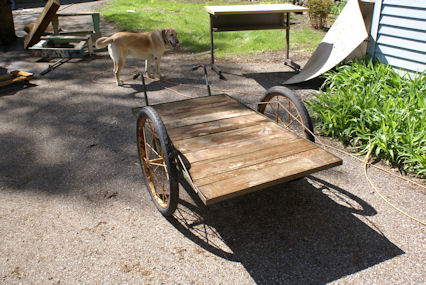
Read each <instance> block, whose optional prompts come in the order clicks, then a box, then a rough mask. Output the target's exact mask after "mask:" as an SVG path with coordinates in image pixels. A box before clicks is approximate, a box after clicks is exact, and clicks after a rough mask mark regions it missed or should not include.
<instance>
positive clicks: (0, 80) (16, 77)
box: [0, 70, 33, 87]
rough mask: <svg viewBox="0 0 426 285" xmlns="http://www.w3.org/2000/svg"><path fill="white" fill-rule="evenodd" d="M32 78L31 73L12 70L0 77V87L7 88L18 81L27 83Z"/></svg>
mask: <svg viewBox="0 0 426 285" xmlns="http://www.w3.org/2000/svg"><path fill="white" fill-rule="evenodd" d="M32 78H33V74H32V73H29V72H25V71H20V70H14V71H12V72H10V73H6V74H2V75H0V87H3V86H7V85H10V84H13V83H16V82H20V81H24V82H28V81H29V80H30V79H32Z"/></svg>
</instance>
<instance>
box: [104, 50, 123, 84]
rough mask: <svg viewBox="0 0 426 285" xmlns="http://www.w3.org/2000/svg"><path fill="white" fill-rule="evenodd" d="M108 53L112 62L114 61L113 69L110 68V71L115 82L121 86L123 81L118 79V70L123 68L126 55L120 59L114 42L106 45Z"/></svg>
mask: <svg viewBox="0 0 426 285" xmlns="http://www.w3.org/2000/svg"><path fill="white" fill-rule="evenodd" d="M108 53H109V56H110V57H111V59H112V62H113V63H114V69H113V70H112V72H113V73H114V76H115V81H116V83H117V86H121V85H123V81H121V80H120V72H121V69H123V66H124V61H125V58H126V57H124V60H122V58H123V56H120V54H119V51H118V49H117V47H116V46H115V45H114V44H110V45H108Z"/></svg>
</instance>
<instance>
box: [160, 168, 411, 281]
mask: <svg viewBox="0 0 426 285" xmlns="http://www.w3.org/2000/svg"><path fill="white" fill-rule="evenodd" d="M190 192H193V191H192V190H188V193H189V194H190V196H192V198H193V199H194V197H193V196H194V195H195V194H191V193H190ZM196 200H197V198H195V200H194V201H196ZM198 200H199V199H198ZM200 203H201V201H198V202H197V201H196V204H198V205H199V206H195V205H193V204H191V203H188V202H186V201H180V204H179V206H178V209H177V211H176V212H175V214H174V216H173V217H172V218H168V220H169V222H170V223H171V224H172V225H173V226H174V227H175V228H176V229H177V230H179V231H180V232H182V234H184V235H185V236H186V237H187V238H189V239H190V240H192V241H193V242H194V243H196V244H197V245H199V246H200V247H202V248H204V249H205V250H208V251H210V252H211V253H213V254H215V255H217V256H219V257H221V258H224V259H227V260H230V261H235V262H239V263H241V265H243V266H244V267H245V269H246V270H247V272H248V273H249V274H250V276H251V277H252V278H253V279H254V281H255V283H257V284H324V283H327V282H331V281H333V280H338V279H340V278H342V277H343V276H346V275H350V274H353V273H356V272H359V271H362V270H364V269H366V268H369V267H371V266H374V265H376V264H379V263H382V262H384V261H386V260H389V259H392V258H394V257H396V256H398V255H401V254H404V252H403V251H402V250H401V249H400V248H398V247H397V246H396V245H394V244H393V243H392V242H390V241H389V240H388V239H387V238H386V237H384V236H383V235H381V234H379V233H378V232H376V231H375V230H373V229H372V228H371V227H370V226H368V225H366V224H365V223H364V222H362V221H361V220H360V219H359V218H357V217H356V216H354V214H355V213H356V214H358V215H362V216H365V217H367V216H373V215H375V214H376V211H375V209H374V208H372V207H371V206H370V205H369V204H368V203H366V202H365V201H363V200H361V199H360V198H358V197H356V196H354V195H353V194H351V193H349V192H348V191H346V190H344V189H342V188H339V187H336V186H334V185H331V184H329V183H327V182H326V181H323V180H321V179H318V178H315V177H314V176H310V177H309V178H308V179H302V180H299V181H294V182H290V183H286V184H282V185H278V186H275V187H272V188H270V189H268V190H267V191H262V192H257V193H253V194H250V195H247V196H244V197H241V198H237V199H234V200H230V201H226V202H223V203H219V204H216V205H212V206H209V207H208V208H206V207H205V206H202V205H200Z"/></svg>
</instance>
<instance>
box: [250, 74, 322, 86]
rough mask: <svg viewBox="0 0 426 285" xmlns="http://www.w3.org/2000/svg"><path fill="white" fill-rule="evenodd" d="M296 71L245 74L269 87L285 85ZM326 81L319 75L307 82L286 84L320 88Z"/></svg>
mask: <svg viewBox="0 0 426 285" xmlns="http://www.w3.org/2000/svg"><path fill="white" fill-rule="evenodd" d="M295 74H296V73H295V72H264V73H247V74H244V75H243V76H244V77H246V78H251V79H254V80H256V82H257V83H259V84H260V85H261V86H262V87H264V88H265V89H269V88H271V87H273V86H276V85H284V84H283V82H285V81H286V80H288V79H290V78H291V77H292V76H293V75H295ZM323 83H324V79H323V78H321V77H317V78H314V79H311V80H309V81H306V82H302V83H298V84H291V85H286V86H287V87H289V88H290V89H320V88H321V85H322V84H323Z"/></svg>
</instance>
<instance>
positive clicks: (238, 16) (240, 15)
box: [204, 4, 308, 76]
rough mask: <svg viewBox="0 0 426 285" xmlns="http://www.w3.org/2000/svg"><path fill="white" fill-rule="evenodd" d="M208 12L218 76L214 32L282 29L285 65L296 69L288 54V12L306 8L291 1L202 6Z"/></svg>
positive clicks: (212, 51)
mask: <svg viewBox="0 0 426 285" xmlns="http://www.w3.org/2000/svg"><path fill="white" fill-rule="evenodd" d="M204 9H205V10H206V11H207V12H208V13H209V14H210V45H211V65H212V69H213V70H215V71H216V72H217V73H218V74H219V75H220V76H221V71H220V69H219V68H217V66H216V65H215V63H214V43H213V33H214V32H226V31H247V30H271V29H285V31H286V40H285V50H286V53H285V61H284V64H286V65H288V66H290V67H292V68H293V69H295V70H299V69H300V66H299V65H298V64H296V63H294V62H293V61H292V60H291V59H290V57H289V53H290V13H292V12H305V11H308V9H307V8H305V7H301V6H297V5H293V4H260V5H233V6H205V7H204Z"/></svg>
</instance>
